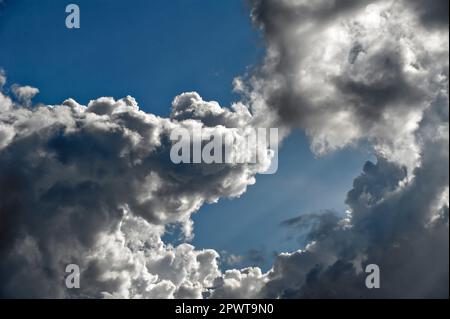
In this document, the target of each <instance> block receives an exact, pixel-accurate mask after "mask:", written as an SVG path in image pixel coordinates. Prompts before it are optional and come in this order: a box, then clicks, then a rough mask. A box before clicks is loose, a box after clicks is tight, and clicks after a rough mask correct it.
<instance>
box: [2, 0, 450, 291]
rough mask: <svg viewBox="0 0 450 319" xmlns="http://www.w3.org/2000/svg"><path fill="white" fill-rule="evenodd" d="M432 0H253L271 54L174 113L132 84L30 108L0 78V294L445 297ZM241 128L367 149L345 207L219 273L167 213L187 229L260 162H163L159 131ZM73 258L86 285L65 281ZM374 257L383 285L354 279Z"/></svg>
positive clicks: (443, 121)
mask: <svg viewBox="0 0 450 319" xmlns="http://www.w3.org/2000/svg"><path fill="white" fill-rule="evenodd" d="M431 2H432V1H429V2H428V1H427V2H426V3H427V4H425V2H423V3H422V2H419V1H414V2H409V1H387V0H386V1H359V0H358V1H356V0H342V1H332V0H320V1H314V2H312V1H303V0H255V1H253V2H252V4H253V13H252V17H253V19H254V22H255V24H256V25H257V26H258V27H260V28H261V29H262V31H263V33H264V36H265V40H266V43H267V56H266V58H265V60H264V63H263V65H261V66H260V68H259V69H258V70H257V71H256V72H255V73H253V74H252V75H251V76H250V78H248V79H245V78H244V79H236V82H235V83H236V89H237V90H239V91H240V92H241V93H242V94H243V102H242V103H236V104H234V105H233V106H232V107H231V108H223V107H221V106H220V105H219V104H218V103H215V102H208V101H204V100H203V99H202V98H201V97H200V95H198V94H197V93H184V94H181V95H179V96H178V97H176V98H175V99H174V102H173V105H172V113H171V116H170V117H169V118H161V117H158V116H155V115H153V114H148V113H145V112H143V111H142V110H140V109H139V106H138V103H137V101H135V100H134V99H133V98H132V97H129V96H128V97H125V98H123V99H120V100H115V99H113V98H110V97H102V98H99V99H96V100H93V101H91V102H90V103H89V104H88V105H86V106H84V105H80V104H79V103H77V102H76V101H74V100H73V99H68V100H66V101H64V102H63V103H62V104H61V105H32V102H31V100H32V98H33V96H34V95H35V94H37V93H38V90H37V89H34V88H32V87H23V86H13V87H12V91H13V93H14V94H15V98H13V97H11V96H9V95H8V94H7V93H6V91H7V90H5V89H4V87H5V85H6V84H5V83H6V82H5V81H6V77H5V76H4V74H3V73H0V89H1V90H2V91H0V194H1V197H0V258H1V260H2V263H0V282H2V285H1V287H0V296H1V297H75V298H82V297H106V298H118V297H122V298H201V297H209V298H250V297H263V298H275V297H282V298H293V297H295V298H297V297H300V298H313V297H318V298H320V297H339V298H345V297H369V298H370V297H395V298H404V297H448V243H449V242H448V206H449V204H448V194H449V189H448V178H449V174H448V162H449V158H448V149H449V145H448V28H447V27H448V16H446V17H445V15H444V14H442V12H441V10H440V8H441V7H442V6H444V7H445V4H443V2H441V1H440V0H439V1H436V2H434V4H433V5H432V4H429V3H431ZM447 6H448V3H447ZM247 126H250V127H258V126H261V127H279V128H280V132H281V134H280V135H281V137H284V136H286V135H287V134H288V133H289V132H290V131H291V130H293V129H297V128H300V129H302V130H304V131H305V132H306V133H307V134H308V136H309V137H310V139H311V147H312V150H313V151H314V152H316V153H317V154H325V153H327V152H330V151H334V150H338V149H340V148H343V147H345V146H348V145H357V144H358V143H359V142H361V141H364V142H368V143H369V144H370V145H372V146H373V150H374V152H375V154H376V155H377V157H378V161H377V162H376V163H371V162H368V163H366V165H365V166H364V168H363V172H362V174H361V175H360V176H358V177H357V178H356V179H355V181H354V185H353V189H352V190H351V191H350V192H349V193H348V196H347V200H346V203H347V205H348V212H347V214H346V216H345V217H344V218H342V216H338V215H335V214H334V213H333V212H331V211H326V212H325V213H321V214H309V215H304V216H301V217H299V218H296V219H292V220H289V221H286V222H285V223H284V224H285V225H286V226H288V227H294V228H295V229H297V230H299V231H300V232H301V233H302V234H306V237H305V238H306V239H307V241H308V242H309V244H308V245H307V246H306V247H304V248H303V249H302V250H299V251H296V252H292V253H282V254H280V255H279V256H278V257H277V259H276V262H275V264H274V266H273V267H272V269H270V270H269V271H268V272H266V273H263V272H262V271H261V269H259V268H257V267H250V268H246V269H241V270H238V269H230V270H227V271H224V272H222V271H221V270H220V269H219V266H218V263H219V254H218V253H217V252H216V251H214V250H197V249H195V247H193V246H191V245H189V244H187V243H184V244H181V245H178V246H173V245H169V244H166V243H164V242H163V241H162V240H161V238H162V236H163V235H164V233H165V230H166V226H167V225H170V224H179V225H181V227H182V229H183V232H184V235H185V237H186V238H189V237H191V236H192V235H193V229H192V227H193V225H192V221H191V215H192V214H193V213H195V212H196V211H197V210H198V209H199V208H200V207H201V205H203V204H204V203H214V202H216V201H217V200H218V199H219V198H222V197H238V196H240V195H242V194H243V193H244V192H245V190H246V188H247V187H248V186H249V185H251V184H253V183H254V182H255V175H256V174H258V173H260V172H263V171H264V170H265V169H266V168H267V166H268V163H269V162H270V155H269V154H267V158H264V159H263V161H261V162H258V163H255V164H251V163H245V164H213V165H206V164H195V165H192V164H189V165H185V164H182V165H175V164H173V163H172V162H171V160H170V148H171V142H170V133H171V132H173V131H174V130H176V129H179V128H187V129H194V128H205V129H207V130H208V131H209V132H225V131H227V132H232V133H233V135H234V136H237V137H238V138H244V137H245V136H242V134H245V131H242V130H239V129H240V128H245V127H247ZM243 132H244V133H243ZM234 151H235V152H240V151H243V150H242V149H234ZM245 151H248V150H245ZM299 169H300V168H299ZM324 197H325V195H324ZM324 208H325V207H324ZM305 229H306V230H305ZM70 263H76V264H78V265H80V269H81V271H82V273H81V288H80V289H74V290H69V289H66V287H65V285H64V276H65V275H66V274H65V272H64V270H65V266H66V265H67V264H70ZM368 263H375V264H377V265H379V266H380V269H381V276H382V277H381V278H382V279H381V280H382V281H381V285H382V286H381V289H375V290H368V289H367V288H366V287H365V285H364V279H365V273H364V267H365V265H366V264H368Z"/></svg>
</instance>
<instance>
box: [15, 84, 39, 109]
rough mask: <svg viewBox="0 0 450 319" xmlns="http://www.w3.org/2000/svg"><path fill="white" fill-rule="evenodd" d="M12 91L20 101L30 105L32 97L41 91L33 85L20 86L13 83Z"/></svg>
mask: <svg viewBox="0 0 450 319" xmlns="http://www.w3.org/2000/svg"><path fill="white" fill-rule="evenodd" d="M12 92H13V93H14V95H15V96H16V97H17V99H19V101H20V102H21V103H22V104H24V105H30V104H31V99H33V97H35V96H36V94H38V93H39V89H37V88H34V87H31V86H28V85H26V86H19V85H13V86H12Z"/></svg>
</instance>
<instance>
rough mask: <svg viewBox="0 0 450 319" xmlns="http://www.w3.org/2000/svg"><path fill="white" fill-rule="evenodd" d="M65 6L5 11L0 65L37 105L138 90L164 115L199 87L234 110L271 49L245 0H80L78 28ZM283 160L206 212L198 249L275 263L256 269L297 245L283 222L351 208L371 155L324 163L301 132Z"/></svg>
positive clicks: (24, 3) (30, 1)
mask: <svg viewBox="0 0 450 319" xmlns="http://www.w3.org/2000/svg"><path fill="white" fill-rule="evenodd" d="M68 3H70V2H65V1H58V2H57V4H55V1H50V0H42V1H37V0H17V1H7V2H6V6H7V7H8V8H7V11H8V14H7V15H3V16H1V17H0V43H3V44H7V45H6V46H4V47H2V48H0V68H3V69H4V70H5V71H6V73H7V75H8V82H9V83H10V84H11V83H20V84H23V85H25V84H26V85H31V86H35V87H37V88H39V90H40V94H39V95H38V96H37V97H36V99H35V101H36V102H43V103H46V104H57V103H61V102H62V101H63V100H65V99H66V98H69V97H72V98H74V99H76V100H78V101H79V102H80V103H83V104H86V103H87V102H88V101H89V100H90V99H94V98H97V97H100V96H113V97H115V98H121V97H123V96H126V95H131V96H133V97H135V98H136V99H137V100H138V102H139V104H140V107H141V109H143V110H144V111H146V112H151V113H154V114H158V115H162V116H166V115H167V114H168V113H169V111H170V103H171V101H172V99H173V98H174V97H175V96H176V95H177V94H180V93H182V92H186V91H197V92H199V94H200V95H201V96H202V97H203V98H204V99H205V100H216V101H219V102H220V103H221V105H225V106H227V105H229V104H230V103H231V102H232V101H236V100H237V99H238V98H239V97H238V96H236V95H235V94H233V93H232V80H233V78H234V77H236V76H238V75H242V74H244V73H246V72H248V71H249V70H250V69H251V67H252V66H254V65H256V64H257V63H258V61H259V60H260V58H261V57H262V56H263V53H264V47H263V44H262V41H261V39H260V38H259V35H258V34H257V32H256V31H255V30H254V29H253V28H252V26H251V24H250V19H249V12H248V9H247V8H246V7H245V5H244V4H243V2H242V1H241V0H227V1H203V0H174V1H170V2H169V1H163V0H153V1H144V0H136V1H133V2H132V5H130V2H129V1H107V0H96V1H92V0H79V1H77V2H76V3H77V4H78V5H79V6H80V9H81V29H79V30H68V29H66V28H65V25H64V21H65V17H66V13H65V12H64V9H65V6H66V5H67V4H68ZM55 21H56V22H57V23H55ZM279 156H280V163H279V164H280V165H279V171H278V172H277V174H275V175H264V176H258V177H257V183H256V185H254V186H251V187H250V188H249V190H248V192H247V193H246V194H244V195H243V196H242V197H241V198H239V199H234V200H221V201H220V202H219V203H218V204H214V205H206V206H204V207H202V208H201V210H200V211H199V212H198V213H197V214H196V215H195V216H194V221H195V239H194V240H193V244H194V245H195V246H196V247H198V248H214V249H216V250H218V251H224V250H225V251H227V252H228V253H232V254H236V255H246V254H248V252H249V251H251V250H261V251H262V252H263V254H264V255H265V257H266V259H265V260H264V261H262V260H260V261H259V266H263V267H264V268H266V267H267V266H268V265H269V264H270V263H271V262H272V260H271V256H272V252H273V251H278V252H280V251H290V250H293V249H298V247H299V245H298V243H297V242H296V241H294V240H287V237H288V234H287V233H286V229H283V228H282V227H280V222H282V221H283V220H285V219H288V218H291V217H295V216H298V215H299V214H301V213H307V212H312V211H319V210H324V209H334V210H337V211H339V212H343V211H344V210H345V206H344V200H345V196H346V192H347V191H348V190H349V189H350V188H351V185H352V181H353V178H354V177H355V176H357V175H358V173H359V171H360V170H361V167H362V165H363V164H364V162H365V161H366V160H367V159H369V158H371V156H370V154H369V153H368V152H365V151H361V150H354V149H346V150H343V151H341V152H338V153H335V154H331V155H328V156H325V157H322V158H316V157H315V156H314V155H313V154H312V153H311V152H310V150H309V146H308V141H307V139H306V138H305V136H304V135H303V134H301V133H299V132H298V133H295V134H293V135H291V136H290V137H289V138H288V139H287V140H286V141H285V142H284V145H283V147H282V149H281V152H280V154H279ZM167 238H168V239H171V236H168V237H167ZM250 264H251V265H255V262H249V265H250Z"/></svg>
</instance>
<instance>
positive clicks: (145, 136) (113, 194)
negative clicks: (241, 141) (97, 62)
mask: <svg viewBox="0 0 450 319" xmlns="http://www.w3.org/2000/svg"><path fill="white" fill-rule="evenodd" d="M13 92H14V93H15V94H16V96H17V97H18V98H19V99H18V102H14V100H12V99H11V98H10V97H8V96H7V95H5V94H4V93H1V94H0V102H1V104H0V110H1V112H0V147H1V148H0V187H1V190H0V193H1V194H2V197H1V202H0V212H1V214H0V218H1V223H0V225H1V226H0V227H1V236H2V240H1V244H0V255H1V258H2V265H1V266H0V278H1V281H2V283H3V285H2V287H1V295H3V296H25V297H26V296H48V297H62V296H65V295H64V294H65V293H66V292H67V290H66V289H64V288H63V286H62V283H63V282H62V281H61V280H62V278H63V276H64V272H63V271H64V269H65V268H64V264H67V263H72V262H73V263H76V264H79V265H80V266H81V265H82V269H84V274H83V278H85V280H86V282H85V285H83V287H84V289H81V290H80V291H79V292H78V294H79V295H78V296H96V297H98V296H100V295H102V294H104V295H105V296H121V297H134V296H138V297H151V296H156V297H183V296H191V297H201V296H202V292H203V290H204V287H206V286H208V282H209V281H211V280H212V279H214V278H215V276H213V275H214V274H215V275H216V277H217V272H218V270H217V262H216V259H217V257H218V255H217V253H215V252H214V251H201V252H199V251H195V249H194V248H193V247H192V246H189V245H180V246H178V247H168V246H165V245H163V243H162V242H161V240H160V237H161V236H162V234H163V233H164V227H165V225H168V224H173V223H178V224H181V225H182V229H183V230H184V235H185V236H186V237H187V238H189V237H191V236H192V222H191V220H190V216H191V214H193V213H194V212H196V211H197V210H198V209H199V208H200V206H201V205H202V204H203V203H213V202H216V201H217V200H218V199H219V198H221V197H237V196H240V195H241V194H242V193H243V192H245V190H246V188H247V186H248V185H251V184H253V183H254V181H255V179H254V176H255V175H256V174H257V173H259V172H262V171H264V170H265V169H266V168H267V165H268V163H269V164H270V157H269V156H270V154H269V153H267V158H266V159H263V160H262V161H258V162H257V163H254V164H252V163H246V164H235V163H231V164H212V165H206V164H195V165H191V164H183V165H176V164H173V163H172V162H171V160H170V156H169V155H170V148H171V146H172V141H171V140H170V133H171V132H172V131H173V130H175V129H178V128H186V129H193V128H204V129H208V130H210V131H212V132H213V131H214V130H218V131H221V132H223V131H227V130H233V134H234V135H238V134H239V132H244V131H245V130H236V129H237V128H240V127H245V126H246V125H248V122H249V121H250V120H251V115H250V113H249V112H248V110H246V109H245V107H244V106H243V105H235V106H233V110H230V109H226V108H221V107H220V106H219V105H218V104H217V103H215V102H206V101H203V100H202V99H201V97H200V96H199V95H198V94H197V93H185V94H182V95H180V96H178V97H177V98H175V100H174V103H173V114H172V117H171V118H160V117H157V116H155V115H152V114H147V113H145V112H143V111H141V110H139V107H138V104H137V102H136V101H135V100H134V99H133V98H132V97H129V96H128V97H125V98H123V99H120V100H115V99H113V98H109V97H103V98H99V99H97V100H93V101H91V102H90V103H89V104H88V105H87V106H83V105H80V104H78V103H77V102H76V101H74V100H72V99H69V100H67V101H65V102H64V103H63V104H62V105H55V106H44V105H36V106H32V107H31V106H30V105H29V104H28V103H29V102H30V101H31V97H32V95H33V94H35V93H37V90H35V89H31V88H30V87H19V86H13ZM24 104H25V105H24ZM203 119H204V122H202V120H203ZM238 137H241V138H243V137H244V136H238ZM232 151H233V152H240V151H246V152H247V151H248V150H247V149H243V148H242V149H241V148H234V149H233V150H232ZM127 216H132V217H127ZM130 220H132V221H133V224H134V225H135V226H136V228H137V229H139V228H142V230H141V231H142V232H144V233H145V234H146V236H147V237H144V238H137V234H135V232H136V231H137V230H133V229H132V228H131V227H130V226H129V224H130V223H131V222H130ZM137 220H139V222H138V221H137ZM124 227H126V228H127V230H128V231H124V230H123V228H124ZM130 236H131V237H133V238H135V239H136V240H130V238H129V237H130ZM111 265H113V266H111ZM210 277H211V278H210ZM86 278H87V279H86ZM137 282H138V283H139V285H138V286H139V287H141V288H140V289H138V288H136V287H135V284H136V283H137ZM153 286H154V287H155V288H154V289H153V288H150V287H153Z"/></svg>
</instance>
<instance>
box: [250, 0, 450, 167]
mask: <svg viewBox="0 0 450 319" xmlns="http://www.w3.org/2000/svg"><path fill="white" fill-rule="evenodd" d="M253 2H254V9H253V14H252V16H253V19H254V21H255V24H256V25H257V26H259V27H260V28H261V29H262V31H263V34H264V36H265V39H266V42H267V52H268V53H267V57H266V59H265V62H264V65H263V66H262V67H261V68H260V70H259V72H258V73H257V74H256V75H254V76H252V77H251V78H250V83H249V84H248V85H247V87H245V86H244V87H243V88H242V87H241V90H243V92H244V93H246V94H247V97H248V99H249V100H250V101H251V102H250V103H251V104H252V106H253V108H254V109H257V110H264V111H263V112H261V113H270V114H272V116H271V117H265V118H266V119H270V120H271V121H273V120H274V119H275V123H276V125H280V126H282V127H287V129H291V128H297V127H299V128H301V129H303V130H305V131H306V132H307V134H308V135H309V136H310V138H311V144H312V149H313V150H314V151H315V152H316V153H318V154H324V153H326V152H329V151H332V150H336V149H340V148H342V147H345V146H347V145H353V144H355V143H358V142H359V141H361V140H368V141H370V142H371V143H372V144H373V145H374V147H375V148H376V150H377V152H379V153H382V154H383V155H384V156H385V157H386V158H389V159H392V160H394V161H403V162H404V163H405V164H408V167H409V168H410V169H412V168H413V167H414V165H415V164H417V163H416V160H418V157H419V149H418V147H417V146H416V141H415V139H414V132H415V130H416V129H417V123H418V122H419V121H420V119H421V117H422V114H423V112H424V110H425V109H426V108H427V106H428V105H429V104H430V102H431V101H432V100H433V99H434V98H435V95H436V92H438V91H439V90H441V89H445V87H446V85H447V83H448V80H447V79H448V36H447V35H448V29H447V28H427V27H424V26H423V24H422V21H421V20H420V19H418V18H417V16H418V14H417V12H416V10H415V6H412V5H411V3H409V2H408V1H404V2H402V1H350V0H349V1H328V0H324V1H313V2H311V1H293V0H281V1H271V0H260V1H253ZM431 2H433V1H427V2H421V3H423V4H422V5H421V7H423V8H425V9H427V10H426V11H427V12H428V7H433V6H432V5H429V4H428V3H431ZM425 3H426V4H425ZM425 9H424V10H425Z"/></svg>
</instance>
